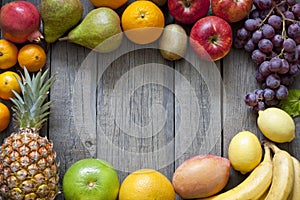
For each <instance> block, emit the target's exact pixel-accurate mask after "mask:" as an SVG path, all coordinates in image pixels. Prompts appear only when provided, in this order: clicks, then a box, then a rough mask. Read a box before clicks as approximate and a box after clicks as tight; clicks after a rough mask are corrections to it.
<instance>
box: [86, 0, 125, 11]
mask: <svg viewBox="0 0 300 200" xmlns="http://www.w3.org/2000/svg"><path fill="white" fill-rule="evenodd" d="M90 1H91V3H92V4H93V5H94V6H95V7H109V8H112V9H117V8H119V7H121V6H122V5H124V4H125V3H126V2H127V0H90Z"/></svg>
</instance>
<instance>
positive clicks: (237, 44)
mask: <svg viewBox="0 0 300 200" xmlns="http://www.w3.org/2000/svg"><path fill="white" fill-rule="evenodd" d="M244 45H245V40H240V39H239V38H234V40H233V46H234V47H235V48H237V49H241V48H243V47H244Z"/></svg>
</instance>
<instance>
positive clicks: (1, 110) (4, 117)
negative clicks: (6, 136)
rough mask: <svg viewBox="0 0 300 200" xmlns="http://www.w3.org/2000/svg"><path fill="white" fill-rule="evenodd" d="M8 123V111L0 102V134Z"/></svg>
mask: <svg viewBox="0 0 300 200" xmlns="http://www.w3.org/2000/svg"><path fill="white" fill-rule="evenodd" d="M9 123H10V111H9V109H8V107H7V106H6V105H5V104H4V103H1V102H0V132H1V131H4V130H5V129H6V128H7V127H8V125H9Z"/></svg>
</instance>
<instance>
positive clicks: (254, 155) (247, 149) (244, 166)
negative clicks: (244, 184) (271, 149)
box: [228, 131, 262, 174]
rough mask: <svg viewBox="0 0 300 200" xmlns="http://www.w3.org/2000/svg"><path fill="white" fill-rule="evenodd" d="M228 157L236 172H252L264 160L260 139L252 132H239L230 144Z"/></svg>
mask: <svg viewBox="0 0 300 200" xmlns="http://www.w3.org/2000/svg"><path fill="white" fill-rule="evenodd" d="M228 157H229V160H230V163H231V165H232V167H233V168H234V169H235V170H237V171H240V172H241V173H242V174H246V173H248V172H251V171H252V170H253V169H254V168H255V167H256V166H257V165H258V164H259V163H260V162H261V159H262V147H261V144H260V142H259V139H258V138H257V136H256V135H255V134H254V133H252V132H249V131H242V132H239V133H238V134H236V135H235V136H234V137H233V138H232V139H231V141H230V143H229V148H228Z"/></svg>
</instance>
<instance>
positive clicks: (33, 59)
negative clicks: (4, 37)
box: [18, 44, 47, 72]
mask: <svg viewBox="0 0 300 200" xmlns="http://www.w3.org/2000/svg"><path fill="white" fill-rule="evenodd" d="M46 60H47V57H46V53H45V50H44V49H43V48H42V47H41V46H39V45H37V44H27V45H25V46H23V47H22V48H21V49H20V51H19V54H18V62H19V65H20V67H22V68H24V66H25V67H26V69H27V70H28V71H29V72H37V71H39V70H40V69H42V68H43V67H44V66H45V64H46Z"/></svg>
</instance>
